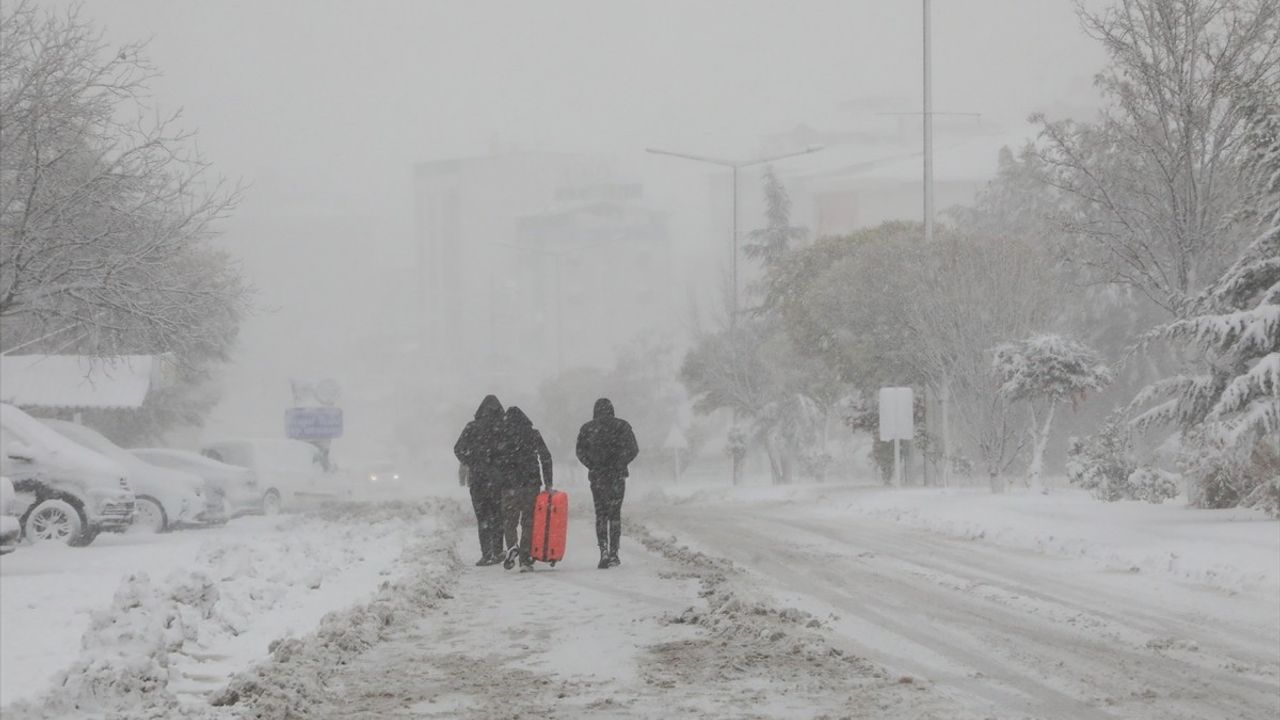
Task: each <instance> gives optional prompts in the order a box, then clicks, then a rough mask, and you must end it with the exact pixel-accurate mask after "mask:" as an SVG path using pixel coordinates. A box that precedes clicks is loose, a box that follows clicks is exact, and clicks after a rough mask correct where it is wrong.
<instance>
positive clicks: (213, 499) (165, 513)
mask: <svg viewBox="0 0 1280 720" xmlns="http://www.w3.org/2000/svg"><path fill="white" fill-rule="evenodd" d="M43 422H44V424H45V425H47V426H49V427H50V428H52V429H53V430H54V431H56V432H57V433H58V434H60V435H62V436H63V437H65V438H67V439H68V440H71V441H72V442H74V443H77V444H79V445H81V446H82V447H86V448H88V449H90V450H92V451H94V452H96V453H101V454H102V455H105V456H106V457H108V458H110V459H111V460H113V461H115V462H117V463H119V464H120V465H121V466H123V467H124V468H125V469H126V470H128V472H129V481H130V483H131V484H132V485H133V490H134V493H135V494H136V495H137V502H136V505H135V510H134V515H133V528H134V529H135V530H138V531H140V532H165V531H168V530H172V529H173V528H175V527H179V526H182V525H197V524H204V523H216V522H225V521H226V517H227V516H226V508H225V505H224V503H223V501H222V497H221V494H216V495H210V494H206V493H205V489H204V480H202V479H201V478H200V477H199V476H198V475H192V474H191V473H185V472H182V471H180V470H169V469H167V468H161V467H156V466H155V465H151V464H148V463H145V462H143V461H141V460H139V459H138V458H136V457H134V456H133V455H131V454H129V451H127V450H125V449H123V448H121V447H120V446H119V445H116V444H115V443H113V442H111V441H110V440H108V439H107V438H105V437H103V435H102V433H99V432H98V431H97V430H94V429H93V428H89V427H85V426H84V425H78V424H76V423H73V422H67V421H65V420H44V421H43Z"/></svg>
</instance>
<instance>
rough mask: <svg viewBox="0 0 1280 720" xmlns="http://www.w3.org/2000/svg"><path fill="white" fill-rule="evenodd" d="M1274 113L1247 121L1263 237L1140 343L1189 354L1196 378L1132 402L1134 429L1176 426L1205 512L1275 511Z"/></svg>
mask: <svg viewBox="0 0 1280 720" xmlns="http://www.w3.org/2000/svg"><path fill="white" fill-rule="evenodd" d="M1277 127H1280V112H1277V110H1276V109H1275V108H1272V109H1270V111H1268V112H1266V113H1261V114H1260V115H1259V117H1258V119H1257V120H1256V121H1255V122H1254V123H1253V132H1252V134H1251V138H1253V139H1254V140H1255V148H1256V150H1255V160H1254V162H1253V163H1252V164H1251V166H1252V168H1253V178H1254V179H1255V183H1254V187H1255V189H1256V190H1257V191H1258V192H1257V195H1256V198H1255V199H1254V200H1253V201H1252V202H1251V206H1252V209H1253V210H1254V211H1255V213H1256V215H1257V217H1258V219H1259V220H1260V221H1261V225H1262V227H1263V230H1262V232H1261V234H1260V235H1259V236H1258V237H1257V239H1256V240H1254V241H1253V243H1252V244H1250V245H1249V247H1248V248H1247V249H1246V250H1245V252H1244V253H1243V254H1242V255H1241V256H1240V258H1239V259H1238V260H1236V262H1235V263H1234V264H1232V265H1231V267H1230V268H1228V269H1227V271H1226V272H1225V273H1223V274H1222V276H1221V277H1219V278H1218V279H1217V280H1216V281H1215V282H1213V283H1212V284H1211V285H1210V286H1209V287H1207V288H1205V290H1204V291H1203V292H1201V293H1200V294H1199V295H1197V296H1196V297H1194V298H1193V299H1192V300H1190V301H1189V302H1187V303H1186V304H1185V305H1184V307H1183V308H1182V311H1181V313H1180V317H1179V318H1178V319H1177V320H1174V321H1172V322H1169V323H1165V324H1163V325H1161V326H1159V327H1157V328H1156V329H1154V330H1153V331H1152V332H1150V333H1148V334H1147V336H1146V337H1144V338H1143V342H1142V343H1141V347H1144V348H1145V347H1149V346H1151V345H1152V344H1153V343H1157V342H1164V343H1171V344H1173V345H1175V346H1181V347H1188V348H1190V349H1191V350H1192V351H1193V352H1194V355H1195V356H1196V357H1197V360H1198V366H1199V371H1198V372H1194V373H1184V374H1180V375H1176V376H1173V377H1170V378H1166V379H1164V380H1161V381H1159V382H1156V383H1154V384H1152V385H1151V386H1149V387H1148V388H1147V389H1145V390H1144V391H1143V392H1142V393H1140V394H1139V395H1138V397H1137V398H1136V399H1135V400H1134V403H1133V407H1134V408H1135V410H1139V411H1141V412H1140V414H1138V415H1137V417H1136V418H1135V420H1134V422H1135V424H1136V425H1137V426H1139V427H1149V426H1153V425H1160V424H1172V425H1176V426H1177V427H1178V428H1179V429H1180V431H1181V432H1182V434H1183V440H1184V443H1183V445H1184V462H1185V469H1186V471H1187V474H1188V479H1190V480H1191V481H1192V483H1193V486H1194V487H1195V488H1196V490H1197V491H1198V492H1197V495H1198V497H1193V498H1192V500H1193V502H1195V503H1197V504H1200V505H1204V506H1210V507H1223V506H1232V505H1237V504H1240V505H1246V506H1259V507H1264V508H1266V509H1268V510H1269V511H1271V512H1273V513H1277V512H1280V460H1278V459H1277V458H1278V457H1280V134H1278V133H1277V132H1276V129H1277Z"/></svg>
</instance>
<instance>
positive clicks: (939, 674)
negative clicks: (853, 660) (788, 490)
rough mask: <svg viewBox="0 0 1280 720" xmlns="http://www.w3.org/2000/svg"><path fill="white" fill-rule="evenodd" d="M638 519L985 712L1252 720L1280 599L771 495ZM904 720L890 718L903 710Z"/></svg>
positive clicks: (1268, 691)
mask: <svg viewBox="0 0 1280 720" xmlns="http://www.w3.org/2000/svg"><path fill="white" fill-rule="evenodd" d="M640 518H641V520H642V521H643V522H645V523H646V524H647V525H649V526H650V527H651V528H653V529H654V530H655V531H658V532H659V533H670V534H673V535H674V536H676V537H678V538H680V539H681V540H682V541H685V542H688V543H690V544H691V545H693V546H694V547H697V548H700V549H702V550H704V551H706V552H708V553H710V554H714V555H720V556H723V557H727V558H729V559H731V560H733V561H734V562H735V563H737V564H739V565H741V566H742V567H744V568H746V569H747V571H748V573H749V574H750V576H751V577H753V578H755V579H757V580H758V581H759V583H760V585H761V588H762V589H766V590H772V591H773V593H774V595H775V596H776V597H777V598H779V599H780V601H782V602H784V603H786V604H789V605H794V606H797V607H801V608H805V609H807V610H809V611H810V612H813V613H814V614H816V615H823V614H827V613H834V614H835V615H837V616H838V617H839V620H838V621H835V622H833V623H831V626H830V627H831V630H832V635H833V638H832V642H833V643H835V644H836V645H837V646H839V647H843V648H844V649H846V650H847V651H848V652H851V653H856V654H861V655H864V656H866V657H868V658H870V659H872V660H874V661H876V662H879V663H884V664H886V665H888V666H889V667H890V668H892V671H893V672H894V673H895V674H897V673H903V674H909V675H913V676H916V677H920V678H924V679H926V680H927V681H928V682H929V683H931V686H932V687H933V688H935V689H937V690H939V691H941V692H943V693H945V694H946V695H948V696H950V697H953V698H954V699H955V700H956V701H957V702H959V703H960V704H961V705H962V706H964V707H966V708H967V709H969V710H971V711H973V712H976V713H979V714H984V715H993V716H995V717H1024V716H1025V717H1046V718H1086V717H1117V718H1121V717H1122V718H1188V719H1190V718H1265V717H1276V716H1277V713H1278V712H1280V657H1278V655H1280V606H1278V605H1277V604H1276V598H1275V596H1274V594H1273V593H1271V592H1257V593H1230V592H1226V591H1223V590H1220V589H1214V588H1211V587H1205V586H1196V585H1190V584H1186V583H1181V582H1179V581H1177V580H1176V579H1174V578H1171V577H1167V576H1157V575H1152V574H1147V573H1141V572H1107V571H1103V570H1099V569H1098V568H1096V567H1095V566H1093V565H1090V564H1088V563H1085V562H1082V561H1079V560H1073V559H1069V558H1062V557H1054V556H1051V555H1043V554H1039V553H1033V552H1028V551H1020V550H1015V549H1010V548H1002V547H998V546H994V545H988V544H985V543H982V542H974V541H970V540H958V539H951V538H946V537H943V536H941V535H938V534H934V533H929V532H927V531H924V530H920V529H914V528H911V527H908V526H905V525H902V524H898V523H893V522H886V521H881V520H873V519H867V518H850V517H847V516H846V517H833V516H824V515H823V514H822V513H820V512H815V508H814V507H813V506H812V505H809V504H803V503H801V504H796V503H783V502H755V503H728V504H725V503H717V504H699V503H696V502H693V503H684V504H675V505H671V504H662V505H651V506H648V507H645V508H642V509H641V510H640ZM904 717H905V716H904Z"/></svg>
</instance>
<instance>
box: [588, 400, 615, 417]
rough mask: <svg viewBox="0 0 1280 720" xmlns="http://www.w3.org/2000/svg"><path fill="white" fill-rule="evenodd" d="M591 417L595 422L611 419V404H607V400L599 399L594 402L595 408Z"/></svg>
mask: <svg viewBox="0 0 1280 720" xmlns="http://www.w3.org/2000/svg"><path fill="white" fill-rule="evenodd" d="M592 417H594V418H595V419H596V420H600V419H601V418H611V417H613V403H611V402H609V398H600V399H599V400H597V401H596V408H595V412H594V413H593V415H592Z"/></svg>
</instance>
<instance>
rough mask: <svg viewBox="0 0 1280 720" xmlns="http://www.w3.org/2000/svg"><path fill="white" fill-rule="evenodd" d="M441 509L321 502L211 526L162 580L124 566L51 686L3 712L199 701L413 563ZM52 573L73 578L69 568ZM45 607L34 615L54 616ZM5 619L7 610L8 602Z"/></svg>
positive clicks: (168, 713) (166, 706) (191, 706)
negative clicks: (265, 526) (257, 522)
mask: <svg viewBox="0 0 1280 720" xmlns="http://www.w3.org/2000/svg"><path fill="white" fill-rule="evenodd" d="M439 516H440V508H439V507H427V506H424V505H421V504H413V505H409V504H393V505H384V506H373V507H364V508H339V509H333V510H327V511H322V512H321V513H317V514H312V515H308V516H303V517H298V518H290V519H285V520H283V521H278V524H276V525H275V529H276V531H275V532H258V533H250V534H248V537H247V538H240V537H237V535H236V534H233V533H224V534H221V535H219V536H216V537H213V538H211V539H209V540H208V541H207V542H205V543H204V544H203V545H201V546H200V548H199V550H198V551H197V552H196V554H195V558H194V559H193V560H192V561H191V562H189V563H184V564H183V565H182V566H181V567H179V568H177V569H175V570H173V571H172V572H170V573H169V574H168V576H167V577H165V579H164V580H163V581H161V582H155V581H153V580H152V576H151V574H150V573H147V572H132V573H129V574H127V575H126V576H125V577H124V578H123V579H122V580H120V582H119V586H118V589H117V590H116V592H115V594H114V598H113V600H112V602H111V604H110V605H109V606H107V607H105V608H102V609H100V610H98V611H96V612H94V613H93V614H92V616H91V619H90V622H89V624H88V628H87V630H86V631H85V632H84V635H83V638H82V639H81V642H80V650H79V654H78V656H75V657H74V659H73V660H72V661H71V662H70V664H69V666H68V667H66V669H65V670H63V671H62V672H60V673H58V675H57V676H56V677H55V678H54V680H53V683H52V687H49V686H48V685H45V684H43V683H42V684H41V687H43V688H48V689H47V690H46V691H45V692H44V694H43V696H42V697H39V698H38V699H31V700H22V701H19V702H16V703H13V704H11V705H10V706H8V707H6V708H5V710H4V713H3V714H4V716H5V717H6V718H10V717H12V718H98V717H130V718H149V717H156V718H160V717H174V716H176V715H178V714H180V713H184V712H202V711H203V707H202V706H203V704H204V700H205V697H207V695H209V694H210V693H211V692H213V691H214V690H216V689H218V688H220V687H222V685H223V683H224V682H225V681H226V680H227V679H228V678H229V677H230V676H231V675H232V674H234V673H235V672H236V671H239V670H241V669H243V668H245V667H247V666H248V665H250V664H251V663H252V662H255V661H257V660H259V659H261V658H263V657H265V656H266V655H267V653H268V652H271V651H272V650H274V649H277V646H279V645H280V644H281V640H280V639H281V638H286V637H288V636H292V635H297V634H303V633H309V632H311V631H313V630H314V629H315V627H316V625H317V624H319V623H320V622H321V618H322V617H323V616H324V615H325V614H326V613H328V612H330V611H332V610H335V609H337V608H342V607H347V606H350V605H351V604H353V603H356V602H359V601H361V600H363V599H365V598H367V597H369V596H370V595H372V594H374V593H376V592H378V587H379V584H380V583H382V584H385V582H386V580H387V579H388V578H394V577H398V576H400V575H403V574H404V572H405V571H406V570H409V569H411V568H413V567H414V566H415V565H414V563H413V559H412V558H408V557H405V556H404V555H403V554H402V553H403V551H404V549H405V548H406V547H407V546H408V545H410V544H411V543H412V541H413V540H414V539H415V538H417V537H421V536H426V535H430V534H431V533H432V532H433V531H434V530H435V529H436V528H437V527H438V526H439V522H438V518H439ZM80 552H82V553H89V552H92V548H90V549H86V550H81V551H80ZM12 579H13V580H19V578H12ZM58 579H61V580H62V582H63V584H64V585H68V586H71V587H74V583H75V581H76V580H77V579H78V578H77V577H76V576H74V575H70V574H63V575H60V576H58ZM6 580H9V578H6ZM11 587H19V588H20V587H21V586H20V585H19V584H17V583H7V584H6V586H5V588H6V591H8V590H9V589H10V588H11ZM64 594H65V593H64ZM54 605H56V603H54ZM32 607H33V608H37V609H38V606H37V605H35V604H34V603H33V604H32ZM45 610H46V612H44V613H43V614H42V615H41V617H42V620H43V621H45V622H57V619H56V618H55V617H51V616H50V614H49V613H48V612H47V610H48V609H47V608H45ZM5 621H6V625H7V624H9V623H12V622H15V621H16V616H14V615H10V614H9V612H8V609H7V608H6V616H5ZM272 639H276V642H274V643H271V645H270V646H268V642H269V641H271V640H272ZM9 654H10V653H6V655H9ZM9 673H10V665H9V664H8V659H6V665H5V674H6V675H8V674H9ZM184 706H185V709H184Z"/></svg>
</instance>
